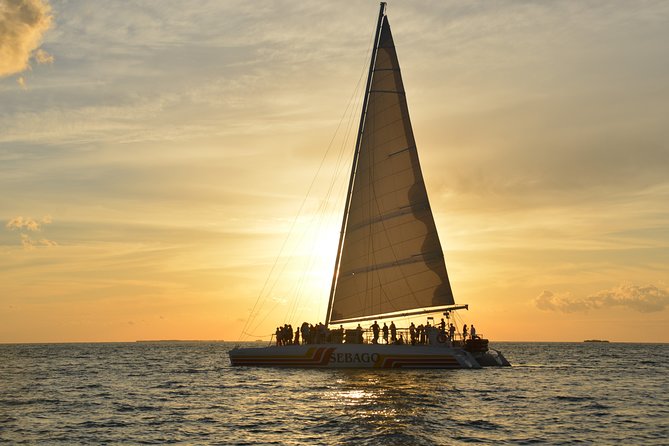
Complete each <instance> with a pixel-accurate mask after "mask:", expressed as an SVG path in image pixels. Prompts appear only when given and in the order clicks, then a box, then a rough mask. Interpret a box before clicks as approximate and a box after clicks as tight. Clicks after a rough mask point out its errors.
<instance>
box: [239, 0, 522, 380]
mask: <svg viewBox="0 0 669 446" xmlns="http://www.w3.org/2000/svg"><path fill="white" fill-rule="evenodd" d="M467 308H468V306H467V305H456V304H455V300H454V297H453V291H452V289H451V285H450V282H449V278H448V274H447V272H446V264H445V261H444V255H443V252H442V248H441V244H440V242H439V237H438V235H437V228H436V225H435V222H434V217H433V215H432V210H431V208H430V203H429V201H428V196H427V191H426V188H425V183H424V181H423V174H422V171H421V168H420V163H419V160H418V152H417V149H416V143H415V141H414V135H413V130H412V128H411V122H410V120H409V110H408V107H407V101H406V94H405V90H404V85H403V83H402V76H401V73H400V66H399V62H398V59H397V53H396V51H395V44H394V41H393V37H392V34H391V31H390V24H389V22H388V17H387V15H386V4H385V3H381V7H380V11H379V16H378V22H377V26H376V31H375V37H374V46H373V49H372V57H371V62H370V66H369V73H368V76H367V86H366V89H365V97H364V100H363V108H362V114H361V117H360V126H359V132H358V134H357V139H356V145H355V152H354V155H353V165H352V168H351V175H350V180H349V185H348V191H347V196H346V204H345V209H344V215H343V220H342V224H341V232H340V237H339V245H338V248H337V257H336V261H335V268H334V274H333V279H332V285H331V289H330V298H329V303H328V308H327V314H326V318H325V326H326V327H328V326H335V325H338V324H354V323H356V322H357V323H359V322H362V321H372V320H374V321H376V320H377V319H378V320H393V319H399V318H408V317H411V316H418V315H428V314H443V315H444V316H446V317H447V319H448V317H449V315H450V314H451V312H453V311H456V310H460V309H467ZM355 332H356V330H346V333H345V336H341V335H340V336H331V337H329V338H324V337H320V339H318V341H317V343H309V344H302V345H300V344H292V345H276V346H269V347H253V348H239V347H236V348H234V349H232V350H231V351H230V352H229V356H230V362H231V364H232V365H235V366H270V367H319V368H353V367H358V368H360V367H365V368H366V367H369V368H480V367H482V366H508V365H510V364H509V362H508V361H507V360H506V359H505V358H504V356H503V355H502V354H501V353H500V352H498V351H496V350H493V349H490V348H488V341H487V340H486V339H481V338H473V339H461V340H456V339H454V337H452V336H449V335H446V333H444V330H443V327H442V330H441V331H440V330H438V329H437V328H436V327H435V326H434V325H432V326H430V327H429V328H428V329H426V331H425V333H426V336H425V340H424V342H422V343H419V344H417V343H415V342H414V343H411V342H410V340H409V339H406V342H402V343H401V344H400V343H398V342H387V343H384V342H383V341H381V343H379V341H378V340H376V339H375V340H373V341H372V342H366V341H365V340H364V339H362V336H357V335H355ZM342 334H343V333H342ZM414 344H417V345H414Z"/></svg>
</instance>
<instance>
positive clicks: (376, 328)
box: [371, 321, 380, 344]
mask: <svg viewBox="0 0 669 446" xmlns="http://www.w3.org/2000/svg"><path fill="white" fill-rule="evenodd" d="M371 328H372V334H373V335H374V338H373V339H372V343H374V344H378V343H379V330H380V328H379V324H377V323H376V321H374V324H372V327H371Z"/></svg>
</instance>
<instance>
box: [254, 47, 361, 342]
mask: <svg viewBox="0 0 669 446" xmlns="http://www.w3.org/2000/svg"><path fill="white" fill-rule="evenodd" d="M372 43H373V40H372V41H370V45H369V47H368V49H367V52H366V54H365V59H367V58H368V57H369V52H370V51H371V46H372ZM366 68H367V64H366V62H365V64H364V65H363V68H362V71H361V74H360V77H359V79H358V82H357V84H356V86H355V88H354V90H353V93H352V94H351V97H350V98H349V100H348V105H347V107H346V109H345V110H344V113H343V114H342V117H341V119H340V120H339V123H338V125H337V128H336V130H335V132H334V134H333V136H332V138H331V140H330V143H329V144H328V148H327V150H326V152H325V154H324V156H323V158H322V159H321V162H320V165H319V167H318V170H317V172H316V174H315V175H314V178H313V179H312V181H311V184H310V185H309V188H308V190H307V194H306V196H305V197H304V200H303V201H302V204H301V205H300V209H299V211H298V213H297V215H296V217H295V219H294V220H293V222H292V224H291V227H290V230H289V232H288V234H287V236H286V238H285V239H284V241H283V244H282V245H281V249H280V250H279V254H278V255H277V257H276V259H275V261H274V264H273V265H272V268H271V270H270V273H269V275H268V277H267V279H266V280H265V283H264V284H263V287H262V289H261V291H260V294H259V295H258V298H257V299H256V302H255V304H254V306H253V308H252V310H251V314H250V316H249V318H248V319H247V322H246V324H245V325H244V328H243V329H242V332H245V331H246V330H247V329H248V328H249V326H250V325H251V324H253V322H255V319H256V316H254V315H255V314H256V308H257V307H258V303H259V301H260V300H261V298H262V296H263V295H264V294H265V290H266V288H267V286H268V283H269V282H270V279H271V277H272V274H273V272H274V270H275V269H276V266H277V264H278V261H279V259H280V258H281V257H282V254H283V251H284V249H285V247H286V245H287V242H288V240H289V239H290V236H291V235H292V233H293V231H294V228H295V225H296V222H297V220H298V219H299V216H300V215H301V214H302V210H303V209H304V206H305V204H306V202H307V200H308V198H309V196H310V194H311V190H312V188H313V186H314V184H315V182H316V179H317V178H318V175H319V173H320V171H321V169H322V167H323V165H324V163H325V160H326V158H327V155H328V153H329V152H330V149H331V148H332V145H333V143H334V141H335V138H336V137H337V134H338V133H339V129H340V128H341V124H342V122H343V121H344V120H345V117H346V115H347V113H349V109H350V110H351V112H350V113H351V114H352V110H353V108H352V106H351V104H352V103H353V102H354V101H355V97H356V95H357V94H358V91H359V89H360V85H361V82H362V79H363V77H364V73H365V71H366ZM350 127H351V126H350V125H349V132H350ZM347 133H348V132H347ZM342 153H343V151H340V155H339V160H341V159H342ZM330 189H332V187H331V188H330ZM284 269H285V264H284V266H283V268H282V270H281V272H280V274H279V276H281V274H282V273H283V270H284ZM277 280H278V279H277ZM275 285H276V280H275V282H274V284H273V285H272V286H271V288H270V290H269V291H268V292H267V293H270V292H271V291H272V290H273V289H274V286H275ZM265 319H266V318H264V319H263V321H264V320H265Z"/></svg>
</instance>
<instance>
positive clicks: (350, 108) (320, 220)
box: [287, 49, 369, 316]
mask: <svg viewBox="0 0 669 446" xmlns="http://www.w3.org/2000/svg"><path fill="white" fill-rule="evenodd" d="M368 53H369V49H368ZM365 56H366V58H367V57H368V54H366V55H365ZM366 68H367V67H366V63H365V65H364V66H363V67H362V71H361V74H360V76H359V78H358V82H357V84H356V87H355V89H354V90H353V93H352V95H351V97H350V98H349V100H348V104H347V107H346V109H345V110H344V114H343V115H342V118H341V119H340V122H339V125H338V126H337V131H336V132H335V136H334V137H333V138H332V140H331V142H330V146H331V145H332V144H333V143H334V140H335V137H336V136H337V133H339V129H340V127H341V124H342V122H344V121H346V122H347V123H348V124H347V125H345V126H344V128H345V129H344V130H343V132H342V134H343V140H342V144H341V146H340V149H339V153H338V156H337V161H336V163H335V169H334V172H333V175H332V176H331V180H330V183H329V185H328V189H327V192H326V195H325V198H324V200H323V201H322V202H321V204H320V206H319V209H318V211H317V215H318V217H317V225H316V226H317V228H319V229H320V228H322V227H323V225H324V222H325V220H326V215H327V210H328V204H329V203H330V198H331V196H332V195H333V190H334V187H335V185H336V184H337V178H338V177H339V173H340V172H341V168H342V165H343V164H342V160H343V157H344V153H345V152H346V150H345V149H346V146H347V143H348V141H349V138H350V134H351V127H352V123H353V112H354V109H355V105H356V103H357V100H356V97H357V96H359V91H360V86H361V83H362V79H363V76H364V73H365V71H366ZM347 116H348V118H347ZM305 235H306V233H305ZM317 248H318V247H317V246H316V245H312V248H311V253H310V256H308V258H311V259H314V260H312V261H311V263H310V264H309V265H308V267H307V268H305V270H304V271H305V272H304V273H303V274H302V277H301V280H300V281H299V283H298V285H297V287H296V288H297V290H298V291H297V292H296V294H297V296H298V298H297V299H295V300H294V303H293V305H292V307H291V309H290V311H289V312H288V313H287V316H288V315H291V316H294V314H295V308H297V306H298V303H299V301H301V299H302V296H300V294H299V293H300V291H301V289H302V288H303V285H304V282H305V281H306V279H305V278H306V277H307V276H308V275H309V274H310V273H311V272H312V271H313V269H314V267H315V265H316V261H315V257H316V256H315V251H316V249H317ZM319 302H320V301H319Z"/></svg>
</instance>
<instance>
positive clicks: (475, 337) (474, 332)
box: [470, 324, 478, 339]
mask: <svg viewBox="0 0 669 446" xmlns="http://www.w3.org/2000/svg"><path fill="white" fill-rule="evenodd" d="M470 330H471V333H472V334H471V336H472V339H477V338H478V336H476V327H474V324H472V327H471V329H470Z"/></svg>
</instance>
